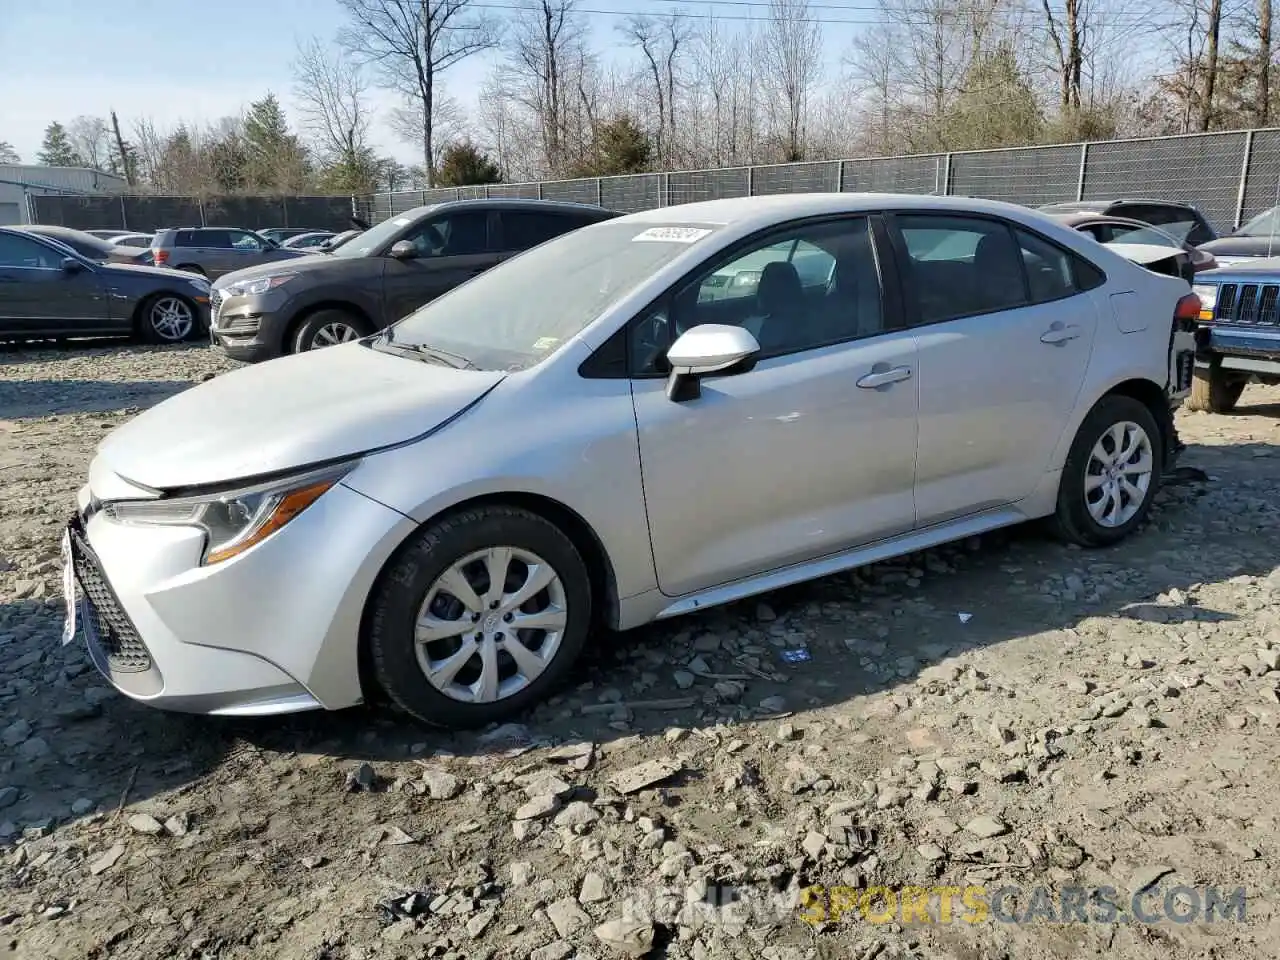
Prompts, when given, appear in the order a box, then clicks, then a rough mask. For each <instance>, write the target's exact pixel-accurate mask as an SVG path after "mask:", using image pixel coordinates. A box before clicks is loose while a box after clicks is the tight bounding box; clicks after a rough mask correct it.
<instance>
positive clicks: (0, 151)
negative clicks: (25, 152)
mask: <svg viewBox="0 0 1280 960" xmlns="http://www.w3.org/2000/svg"><path fill="white" fill-rule="evenodd" d="M21 162H22V158H21V157H20V156H18V151H17V150H15V149H13V144H12V143H10V142H9V141H8V140H0V163H21Z"/></svg>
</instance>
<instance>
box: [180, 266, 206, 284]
mask: <svg viewBox="0 0 1280 960" xmlns="http://www.w3.org/2000/svg"><path fill="white" fill-rule="evenodd" d="M174 269H175V270H181V271H182V272H183V273H194V274H196V275H198V276H201V277H204V278H205V279H206V280H207V279H208V278H209V275H208V274H207V273H205V272H204V267H201V266H200V265H199V264H195V263H180V264H178V265H177V266H176V267H174Z"/></svg>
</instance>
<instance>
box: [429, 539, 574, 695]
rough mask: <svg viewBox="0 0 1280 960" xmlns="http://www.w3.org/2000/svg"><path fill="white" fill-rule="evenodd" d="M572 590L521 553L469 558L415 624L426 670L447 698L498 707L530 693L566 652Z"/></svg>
mask: <svg viewBox="0 0 1280 960" xmlns="http://www.w3.org/2000/svg"><path fill="white" fill-rule="evenodd" d="M567 625H568V610H567V609H566V601H565V590H564V584H562V583H561V582H560V576H559V574H557V573H556V571H555V569H554V568H553V567H552V566H551V564H549V563H547V561H546V560H543V559H542V558H541V557H539V556H538V555H537V554H535V553H532V552H530V551H528V550H521V549H519V548H516V547H491V548H490V549H488V550H480V551H477V552H476V553H472V554H469V555H467V556H465V557H463V558H462V559H461V560H459V561H457V562H456V563H454V564H453V565H452V566H451V567H449V569H448V570H446V571H445V572H444V573H443V574H441V575H440V576H439V577H437V578H436V581H435V582H434V583H433V584H432V585H431V587H430V588H429V589H428V590H427V596H426V599H425V600H424V601H423V604H422V607H421V609H420V610H419V611H418V619H417V622H416V624H415V634H416V636H415V638H414V639H415V641H416V643H415V649H416V652H417V655H418V665H419V666H420V667H421V668H422V672H423V673H424V674H425V675H426V678H427V680H428V681H429V682H430V684H431V685H432V686H433V687H435V688H436V690H438V691H439V692H440V693H443V694H444V695H445V696H447V697H450V698H451V699H454V700H460V701H462V702H464V703H492V702H494V701H496V700H504V699H506V698H507V697H510V696H512V695H513V694H515V693H518V692H519V691H521V690H523V689H524V688H525V687H527V686H528V685H529V684H530V683H532V682H533V681H534V680H536V679H537V678H538V676H539V675H540V674H541V673H542V672H543V671H544V670H545V669H546V668H547V667H548V666H549V665H550V663H551V661H552V660H553V659H554V658H555V656H556V654H557V653H559V651H560V645H561V640H562V639H563V637H564V632H565V628H566V626H567Z"/></svg>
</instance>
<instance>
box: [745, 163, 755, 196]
mask: <svg viewBox="0 0 1280 960" xmlns="http://www.w3.org/2000/svg"><path fill="white" fill-rule="evenodd" d="M755 195H756V168H755V166H754V165H752V166H748V167H747V196H748V197H754V196H755Z"/></svg>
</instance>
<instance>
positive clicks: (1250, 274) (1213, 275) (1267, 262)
mask: <svg viewBox="0 0 1280 960" xmlns="http://www.w3.org/2000/svg"><path fill="white" fill-rule="evenodd" d="M1215 256H1216V255H1215ZM1218 264H1219V266H1218V268H1217V269H1216V270H1206V271H1205V272H1204V273H1202V274H1200V277H1203V278H1204V279H1205V280H1211V281H1216V282H1222V281H1224V280H1230V279H1232V278H1234V277H1239V278H1240V279H1241V280H1243V281H1245V282H1253V283H1258V282H1259V281H1262V280H1265V279H1267V278H1268V277H1269V278H1271V279H1272V280H1274V279H1275V278H1276V277H1277V276H1280V257H1247V258H1242V259H1241V260H1238V261H1236V262H1234V263H1233V262H1230V258H1227V259H1226V262H1224V260H1223V258H1221V257H1220V258H1219V259H1218ZM1197 279H1199V278H1197Z"/></svg>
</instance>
